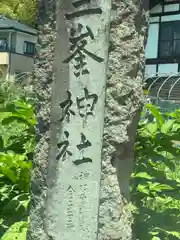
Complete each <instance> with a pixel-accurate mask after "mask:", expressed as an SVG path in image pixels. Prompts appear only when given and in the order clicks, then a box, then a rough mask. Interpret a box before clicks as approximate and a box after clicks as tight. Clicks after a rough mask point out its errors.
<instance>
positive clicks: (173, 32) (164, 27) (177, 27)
mask: <svg viewBox="0 0 180 240" xmlns="http://www.w3.org/2000/svg"><path fill="white" fill-rule="evenodd" d="M159 57H160V58H166V57H180V21H174V22H163V23H160V36H159Z"/></svg>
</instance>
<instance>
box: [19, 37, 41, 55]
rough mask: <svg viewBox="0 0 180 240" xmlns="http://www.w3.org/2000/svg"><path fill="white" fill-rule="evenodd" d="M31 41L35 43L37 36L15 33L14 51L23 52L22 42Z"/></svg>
mask: <svg viewBox="0 0 180 240" xmlns="http://www.w3.org/2000/svg"><path fill="white" fill-rule="evenodd" d="M25 41H28V42H32V43H35V44H36V43H37V36H33V35H29V34H26V33H20V32H18V33H17V38H16V43H17V44H16V52H17V53H21V54H24V42H25Z"/></svg>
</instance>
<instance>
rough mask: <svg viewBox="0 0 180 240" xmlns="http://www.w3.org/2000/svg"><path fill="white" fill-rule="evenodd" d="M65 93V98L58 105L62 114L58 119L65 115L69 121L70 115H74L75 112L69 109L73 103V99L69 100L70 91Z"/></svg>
mask: <svg viewBox="0 0 180 240" xmlns="http://www.w3.org/2000/svg"><path fill="white" fill-rule="evenodd" d="M67 94H68V96H67V99H66V100H65V101H64V102H62V103H60V104H59V105H60V107H61V108H62V109H63V116H62V118H61V119H60V121H63V120H64V118H66V117H67V121H68V122H70V115H73V116H75V112H74V111H73V110H71V109H70V108H71V106H72V104H73V101H72V100H71V93H70V92H69V91H67Z"/></svg>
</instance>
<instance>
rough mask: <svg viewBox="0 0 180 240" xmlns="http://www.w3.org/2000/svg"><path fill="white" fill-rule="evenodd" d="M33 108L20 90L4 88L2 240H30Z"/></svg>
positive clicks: (0, 101) (0, 100) (0, 109)
mask: <svg viewBox="0 0 180 240" xmlns="http://www.w3.org/2000/svg"><path fill="white" fill-rule="evenodd" d="M35 123H36V119H35V115H34V109H33V105H32V104H31V103H30V99H28V98H27V97H26V96H24V94H21V93H20V92H18V90H17V89H16V87H14V86H13V85H11V86H10V87H9V86H8V85H2V84H1V87H0V238H1V239H2V240H10V239H11V240H12V239H19V240H25V239H26V231H27V226H28V216H29V203H30V194H29V183H30V171H31V168H32V155H33V150H34V146H35V129H34V126H35Z"/></svg>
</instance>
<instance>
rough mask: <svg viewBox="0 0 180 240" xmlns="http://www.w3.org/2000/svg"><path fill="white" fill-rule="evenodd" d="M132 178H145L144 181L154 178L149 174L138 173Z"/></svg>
mask: <svg viewBox="0 0 180 240" xmlns="http://www.w3.org/2000/svg"><path fill="white" fill-rule="evenodd" d="M132 177H133V178H144V179H149V180H151V179H153V177H152V176H150V175H149V174H148V173H146V172H138V173H136V174H133V175H132Z"/></svg>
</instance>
